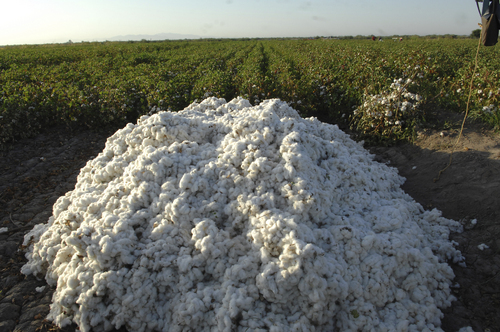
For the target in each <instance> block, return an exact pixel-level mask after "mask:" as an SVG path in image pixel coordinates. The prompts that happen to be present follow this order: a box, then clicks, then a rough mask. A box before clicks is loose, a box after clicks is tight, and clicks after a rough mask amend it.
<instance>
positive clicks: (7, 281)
mask: <svg viewBox="0 0 500 332" xmlns="http://www.w3.org/2000/svg"><path fill="white" fill-rule="evenodd" d="M440 116H441V117H446V119H448V120H447V124H446V125H444V128H446V130H443V129H442V128H443V126H441V129H439V130H438V129H430V128H427V129H421V130H419V135H418V139H417V140H416V142H415V143H414V144H399V145H396V146H391V147H380V146H379V147H370V148H369V150H370V151H371V152H372V153H373V154H374V155H375V157H374V158H375V160H377V161H379V162H383V163H389V165H391V166H393V167H396V168H397V169H398V170H399V173H400V174H401V175H402V176H404V177H406V179H407V180H406V183H405V184H404V185H403V189H404V190H405V191H406V192H407V193H408V194H410V195H411V196H412V197H413V198H414V199H415V200H416V201H417V202H419V203H420V204H422V206H423V207H424V208H426V209H432V208H437V209H439V210H441V211H442V212H443V216H444V217H447V218H451V219H455V220H460V221H461V222H462V223H463V224H464V226H465V231H464V232H463V233H460V234H453V235H452V237H451V238H452V240H454V241H456V242H457V243H458V247H459V249H460V250H461V251H462V253H463V255H464V256H465V258H466V265H467V266H466V267H462V266H458V265H454V264H451V266H452V267H453V270H454V271H455V275H456V278H455V282H456V283H457V284H456V287H455V288H453V292H454V294H455V296H456V298H457V300H456V301H455V302H453V305H452V306H451V307H450V308H447V309H444V317H443V318H442V328H443V329H444V330H445V331H458V330H459V329H460V328H461V327H464V326H471V327H472V328H473V329H474V331H476V332H483V331H485V332H486V331H490V332H494V331H498V332H500V237H499V235H500V135H498V134H496V133H494V132H493V131H492V130H490V129H488V128H487V127H485V126H484V125H482V124H478V123H473V122H468V123H467V124H466V127H465V130H464V133H463V137H462V138H461V140H460V142H459V144H458V145H457V146H456V147H455V150H454V152H453V155H452V163H451V165H450V166H449V167H448V168H447V169H446V170H445V171H444V172H442V174H440V170H442V169H444V168H445V167H446V166H447V165H448V163H449V161H450V155H451V153H452V149H453V146H454V144H455V142H456V140H457V137H458V133H459V129H460V120H461V119H460V116H457V115H454V114H447V113H440ZM449 119H451V120H449ZM116 129H118V128H110V129H109V130H107V131H101V132H95V131H90V130H70V129H68V128H64V127H59V128H52V129H50V130H48V131H46V132H44V133H42V134H40V135H38V136H36V137H34V138H31V139H25V140H22V141H19V142H15V143H13V144H12V145H11V146H10V148H9V150H7V151H2V152H0V154H1V158H0V228H1V227H7V228H8V231H7V232H4V233H1V234H0V278H1V279H0V289H1V293H0V332H3V331H16V332H17V331H26V332H27V331H29V332H31V331H33V332H34V331H40V332H42V331H61V329H59V328H57V327H55V326H53V325H52V324H51V323H50V322H48V321H46V320H44V317H45V316H46V315H47V314H48V312H49V305H50V302H51V296H52V293H53V291H54V289H53V288H50V287H49V286H47V285H46V282H45V281H44V280H37V279H36V278H34V277H33V276H28V277H26V276H24V275H22V274H21V273H20V269H21V266H22V265H23V264H24V263H25V262H26V259H25V257H24V253H23V251H22V248H21V244H22V241H23V237H24V234H26V233H27V232H28V231H29V230H30V229H31V228H32V227H33V226H34V225H35V224H37V223H43V222H46V221H47V219H48V218H49V216H50V215H51V213H52V205H53V204H54V202H55V201H56V200H57V198H58V197H59V196H61V195H64V194H65V193H66V192H67V191H69V190H72V189H73V188H74V185H75V183H76V179H77V175H78V173H79V170H80V168H82V167H83V166H84V165H85V163H86V162H87V161H88V160H89V159H91V158H93V157H94V156H97V154H98V153H99V152H100V151H102V150H103V148H104V145H105V141H106V138H107V137H108V136H110V135H111V134H112V133H113V132H114V131H116ZM438 178H439V179H438ZM474 219H475V220H477V224H475V225H474V224H473V222H472V221H473V220H474ZM481 244H486V245H487V246H488V247H489V248H487V249H484V250H481V249H480V248H479V247H478V246H479V245H481ZM42 286H45V288H44V289H43V290H41V291H40V288H38V291H37V287H42ZM75 329H76V326H75V325H73V326H70V327H66V328H64V329H63V331H75Z"/></svg>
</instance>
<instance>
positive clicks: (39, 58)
mask: <svg viewBox="0 0 500 332" xmlns="http://www.w3.org/2000/svg"><path fill="white" fill-rule="evenodd" d="M476 47H477V42H476V41H475V40H473V39H456V38H441V39H437V38H436V39H423V38H413V39H411V38H405V39H404V41H403V42H399V40H398V41H397V42H393V41H392V40H391V39H386V40H385V41H384V42H376V43H374V42H373V41H371V40H367V39H366V38H363V39H348V38H346V39H342V40H339V39H321V38H316V39H310V40H304V39H302V40H301V39H297V40H294V39H275V40H263V39H262V40H257V39H241V40H202V41H165V42H148V43H146V42H142V43H139V42H134V43H128V42H104V43H89V42H86V43H72V44H65V45H50V46H46V45H39V46H19V47H4V48H1V49H0V145H4V144H5V143H7V142H9V141H12V140H15V139H19V138H23V137H29V136H32V135H35V134H36V133H38V132H39V131H40V130H42V129H43V128H49V127H50V126H53V125H58V124H70V125H72V126H85V127H90V128H97V127H103V126H108V125H111V124H114V125H124V124H125V123H126V122H135V121H136V119H137V118H138V117H139V116H141V115H143V114H147V113H149V112H151V110H152V109H155V110H158V109H161V110H170V111H178V110H181V109H183V108H185V107H186V106H188V105H189V104H190V103H192V102H194V101H196V100H197V101H200V100H202V99H204V98H207V97H210V96H216V97H219V98H225V99H226V100H230V99H232V98H234V97H236V96H242V97H244V98H247V99H249V100H250V102H251V103H253V104H258V103H260V102H261V101H263V100H264V99H268V98H280V99H282V100H284V101H286V102H288V103H289V104H290V105H291V106H292V107H294V108H295V109H297V110H298V111H299V112H300V114H301V115H302V116H316V117H318V118H319V119H321V120H322V121H327V122H331V123H338V124H340V125H343V126H347V125H348V124H349V121H351V122H350V124H351V125H352V126H353V128H355V129H357V130H359V131H360V132H361V133H363V134H364V135H365V136H367V137H368V138H370V137H371V139H372V140H373V141H381V140H387V139H390V140H399V139H409V138H410V137H411V134H410V133H411V132H412V130H413V125H414V123H416V122H418V121H422V120H423V114H422V112H423V111H421V110H422V109H424V107H423V106H425V103H432V104H435V105H438V106H439V107H443V108H446V109H449V110H454V111H457V112H463V111H464V110H465V106H466V103H467V97H468V86H469V84H470V79H471V73H472V71H473V66H474V62H473V60H474V56H475V52H476ZM479 62H480V63H479V70H478V71H477V76H476V77H474V88H473V94H472V100H471V114H472V116H474V117H476V118H480V119H482V120H484V121H486V122H488V123H490V124H491V125H492V126H496V127H497V128H498V127H499V123H500V119H499V118H500V115H499V111H498V109H499V101H500V89H499V87H498V81H499V78H500V77H499V76H500V59H499V57H498V56H497V52H496V48H495V47H491V48H481V52H480V55H479ZM397 79H404V80H407V79H411V80H412V82H414V83H413V84H412V85H411V86H408V89H409V90H408V91H409V92H411V93H413V94H418V95H419V96H421V97H422V101H420V104H421V105H420V106H421V107H420V108H418V111H417V110H415V113H412V114H413V115H412V117H408V118H404V119H403V118H401V119H399V120H400V121H404V126H401V128H399V129H398V128H396V127H394V126H391V125H390V123H389V122H388V125H385V122H384V125H375V124H374V123H373V121H375V120H374V119H370V117H368V114H370V112H371V111H370V110H369V109H368V108H367V107H365V106H363V105H364V104H365V103H367V102H368V103H369V100H370V98H371V97H372V96H379V98H380V97H381V96H386V97H387V96H388V95H389V94H390V91H391V84H393V83H394V80H397ZM407 101H409V100H407ZM393 102H394V103H397V101H396V100H393ZM372 107H374V110H375V109H377V108H380V105H375V104H374V105H372ZM354 110H358V113H357V114H354V113H353V112H354ZM372 113H373V112H372ZM360 114H364V116H361V117H359V115H360ZM409 114H410V113H407V114H406V115H405V116H409ZM386 120H387V119H386ZM377 121H378V120H377ZM384 121H385V120H384ZM389 121H391V120H389ZM396 121H397V120H396ZM372 124H374V125H375V127H373V128H377V130H371V129H370V128H372V127H371V125H372Z"/></svg>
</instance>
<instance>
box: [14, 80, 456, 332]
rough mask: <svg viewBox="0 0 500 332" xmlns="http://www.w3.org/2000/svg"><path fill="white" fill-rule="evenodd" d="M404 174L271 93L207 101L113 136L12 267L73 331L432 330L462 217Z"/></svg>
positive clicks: (446, 299)
mask: <svg viewBox="0 0 500 332" xmlns="http://www.w3.org/2000/svg"><path fill="white" fill-rule="evenodd" d="M394 84H395V86H396V85H398V86H399V87H400V86H401V85H403V84H405V83H404V82H403V81H395V82H394ZM387 103H390V101H389V100H387ZM403 106H404V107H406V108H407V109H410V108H411V107H412V105H411V104H406V105H403ZM403 182H404V179H403V178H402V177H400V176H399V175H398V174H397V171H396V170H395V169H392V168H389V167H387V166H386V165H383V164H378V163H376V162H374V161H373V159H372V156H370V155H369V154H368V152H367V151H366V150H364V149H363V147H362V144H359V143H356V142H354V141H352V140H351V139H350V138H349V137H348V136H347V135H346V134H345V133H343V132H342V131H341V130H340V129H339V128H338V127H337V126H333V125H329V124H325V123H322V122H320V121H319V120H317V119H314V118H309V119H301V118H300V116H299V114H298V113H297V112H296V111H295V110H293V109H292V108H291V107H290V106H288V105H287V104H286V103H284V102H281V101H279V100H276V99H273V100H266V101H263V102H262V103H260V104H259V105H258V106H252V105H251V104H250V103H249V101H248V100H245V99H242V98H236V99H234V100H232V101H230V102H226V101H225V100H223V99H217V98H213V97H211V98H208V99H205V100H203V101H201V102H200V103H193V104H191V105H190V106H188V107H187V108H186V109H185V110H183V111H180V112H177V113H172V112H158V113H156V114H154V115H151V116H145V117H141V119H140V120H139V121H138V123H137V124H135V125H134V124H128V125H127V126H126V127H125V128H123V129H121V130H119V131H117V132H116V133H115V134H114V135H112V136H111V137H110V138H109V139H108V141H107V143H106V147H105V149H104V150H103V152H102V153H101V154H99V156H97V157H96V158H95V159H93V160H91V161H89V162H88V163H87V164H86V165H85V167H84V168H82V170H81V172H80V174H79V176H78V180H77V184H76V186H75V189H74V190H73V191H71V192H68V193H67V194H66V195H65V196H63V197H61V198H60V199H58V200H57V202H56V203H55V204H54V207H53V216H52V217H51V218H50V219H49V221H48V223H47V224H45V225H37V226H35V227H34V228H33V230H31V231H30V232H29V233H28V234H27V235H26V236H25V239H24V245H26V246H28V247H29V249H28V252H27V253H26V257H27V258H28V262H27V263H26V264H25V265H24V266H23V267H22V272H23V273H25V274H36V275H39V276H42V275H45V278H46V280H47V282H48V283H49V284H50V285H54V286H56V285H57V289H56V291H55V292H54V297H53V304H52V306H51V312H50V314H49V319H51V320H53V321H54V323H55V324H58V325H60V326H62V325H64V324H69V323H70V322H71V321H72V320H73V321H74V322H76V323H77V325H78V326H79V328H80V329H81V330H82V331H84V332H85V331H90V330H93V331H104V330H110V329H112V328H120V327H122V326H125V327H126V328H127V329H128V330H131V331H132V330H133V331H181V330H200V331H236V330H242V331H245V330H247V329H248V330H256V331H259V330H262V331H268V330H270V331H314V330H316V331H323V330H331V329H332V327H333V326H336V328H337V329H340V330H356V329H373V330H401V331H404V330H425V329H429V330H436V329H437V328H436V327H437V326H439V319H440V317H441V312H440V309H439V308H442V307H446V306H449V305H450V303H451V301H452V299H453V297H452V295H451V293H450V285H451V280H452V279H453V271H452V270H451V268H450V267H449V266H448V265H446V264H445V263H444V262H445V261H446V260H447V259H451V260H453V261H456V262H463V257H462V256H461V255H460V253H459V252H458V251H457V250H456V249H455V246H454V244H453V243H452V242H450V241H449V240H448V236H449V234H450V231H460V230H461V227H460V225H459V224H458V223H457V222H455V221H452V220H448V219H445V218H443V217H441V214H440V212H439V211H437V210H433V211H424V210H423V208H422V207H421V206H420V205H418V204H417V203H416V202H414V201H413V200H412V199H411V198H410V197H409V196H408V195H406V194H405V193H404V192H403V191H402V190H401V189H400V186H401V184H402V183H403ZM355 317H356V318H355Z"/></svg>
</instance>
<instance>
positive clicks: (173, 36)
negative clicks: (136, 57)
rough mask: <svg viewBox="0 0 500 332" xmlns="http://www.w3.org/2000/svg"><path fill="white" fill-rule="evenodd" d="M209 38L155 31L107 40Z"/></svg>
mask: <svg viewBox="0 0 500 332" xmlns="http://www.w3.org/2000/svg"><path fill="white" fill-rule="evenodd" d="M200 38H211V37H202V36H197V35H184V34H180V33H157V34H156V35H125V36H115V37H112V38H109V39H107V40H109V41H128V40H143V39H145V40H166V39H200Z"/></svg>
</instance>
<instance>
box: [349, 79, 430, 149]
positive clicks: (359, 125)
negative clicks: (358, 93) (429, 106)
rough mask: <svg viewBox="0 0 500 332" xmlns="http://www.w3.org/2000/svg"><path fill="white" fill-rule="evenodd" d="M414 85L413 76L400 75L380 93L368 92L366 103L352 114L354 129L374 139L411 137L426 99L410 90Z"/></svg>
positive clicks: (386, 139)
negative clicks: (401, 76) (420, 108)
mask: <svg viewBox="0 0 500 332" xmlns="http://www.w3.org/2000/svg"><path fill="white" fill-rule="evenodd" d="M411 84H414V82H413V81H412V80H411V79H403V78H399V79H395V80H394V82H393V83H392V84H391V85H390V87H389V89H388V90H386V91H384V92H382V93H380V94H376V95H371V94H367V93H365V95H364V97H363V103H362V104H361V105H360V106H358V107H357V108H356V109H355V110H354V112H353V114H352V115H351V129H354V130H356V131H358V132H359V133H360V134H361V136H362V137H363V138H365V139H366V140H367V141H372V142H390V141H399V140H408V139H411V137H412V136H413V132H414V127H415V124H416V123H417V122H418V121H419V117H420V111H419V106H420V104H421V101H422V97H421V96H420V95H418V94H415V93H412V92H410V91H408V87H409V86H410V85H411Z"/></svg>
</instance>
